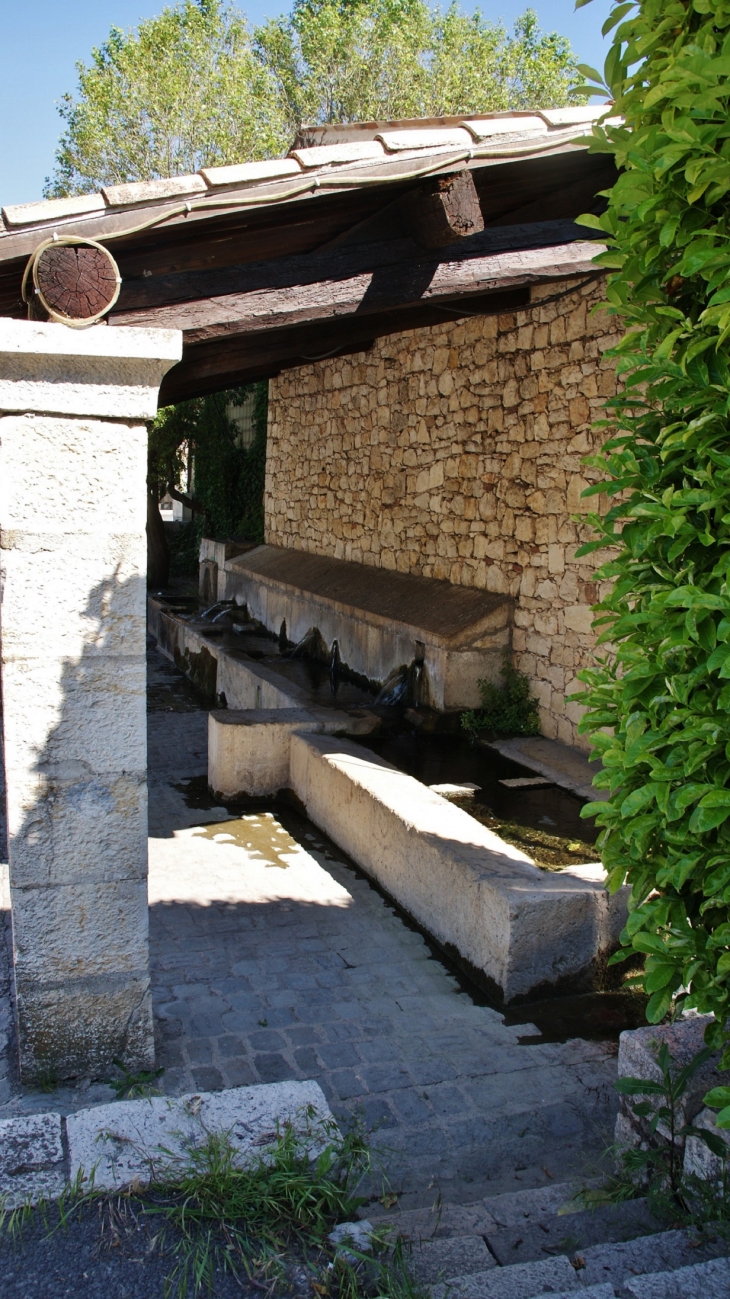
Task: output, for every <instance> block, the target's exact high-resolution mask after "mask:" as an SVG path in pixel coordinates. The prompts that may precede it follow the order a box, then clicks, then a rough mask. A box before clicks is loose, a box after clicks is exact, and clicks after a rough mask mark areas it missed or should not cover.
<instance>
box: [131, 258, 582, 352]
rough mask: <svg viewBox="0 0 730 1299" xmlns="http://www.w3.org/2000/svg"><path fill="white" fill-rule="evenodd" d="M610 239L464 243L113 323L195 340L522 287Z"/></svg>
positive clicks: (557, 273)
mask: <svg viewBox="0 0 730 1299" xmlns="http://www.w3.org/2000/svg"><path fill="white" fill-rule="evenodd" d="M602 247H603V245H601V244H596V243H595V242H592V241H587V240H586V241H583V240H582V241H579V242H577V243H572V244H566V245H564V246H560V247H555V246H550V247H547V248H536V249H534V248H533V249H529V250H523V251H518V252H505V253H499V254H496V255H491V256H475V257H466V256H464V255H463V254H462V250H461V249H458V250H457V252H455V253H454V254H453V259H452V260H450V261H435V260H433V259H426V258H424V259H423V260H421V261H418V260H413V261H410V262H404V263H402V264H400V265H398V264H395V263H388V264H387V265H385V266H381V267H378V268H376V269H375V270H369V271H364V272H362V273H360V274H357V275H348V276H346V277H344V278H342V279H330V280H318V281H316V282H315V283H310V284H301V283H299V284H296V285H288V286H284V287H281V288H279V287H277V288H263V289H259V290H253V291H251V292H248V293H228V294H223V295H221V296H219V297H213V298H208V299H206V300H204V301H197V302H184V303H177V304H175V305H173V306H163V307H152V308H148V309H146V310H143V311H128V312H125V313H123V314H120V313H116V312H115V313H114V314H113V315H112V316H110V317H109V323H110V324H112V325H117V326H120V325H135V326H144V327H152V328H166V329H182V330H183V331H184V332H185V334H186V336H187V338H188V340H189V341H190V342H204V341H209V340H213V339H215V338H225V337H229V336H231V335H233V334H244V333H251V334H263V333H266V332H267V331H268V330H272V329H282V328H284V327H285V326H291V325H295V324H304V323H306V322H308V321H314V320H325V319H328V318H330V319H332V318H335V317H344V316H349V315H354V314H358V315H364V314H368V313H373V312H377V311H383V310H387V309H389V308H397V307H405V306H407V305H409V304H416V303H421V302H427V301H431V300H433V301H437V300H438V299H444V300H446V299H448V298H454V297H458V296H459V295H461V294H474V293H486V292H494V291H496V290H500V289H509V288H517V287H518V286H519V285H524V284H532V283H538V282H539V281H541V280H554V279H562V278H565V277H566V276H570V275H584V274H586V273H590V272H591V270H593V269H595V268H594V266H593V260H592V259H593V257H594V256H595V254H596V253H597V252H598V251H600V250H601V248H602Z"/></svg>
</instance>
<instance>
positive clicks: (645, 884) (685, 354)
mask: <svg viewBox="0 0 730 1299" xmlns="http://www.w3.org/2000/svg"><path fill="white" fill-rule="evenodd" d="M588 2H589V0H578V5H577V7H581V6H582V5H583V4H585V3H588ZM612 29H613V30H614V37H613V43H612V46H611V49H610V52H609V55H608V58H607V60H606V65H605V82H604V83H603V84H604V88H605V89H607V90H608V91H609V93H610V95H611V97H612V98H613V100H614V101H615V106H614V108H612V109H611V110H610V113H611V115H619V114H620V115H622V116H623V117H624V119H625V125H620V124H611V123H610V122H609V121H606V120H604V122H603V124H601V125H599V126H598V127H597V128H596V130H595V132H594V138H593V143H592V148H593V149H594V150H598V151H605V152H608V153H611V154H613V155H614V157H615V159H616V162H617V164H618V166H619V168H620V175H619V179H618V181H617V183H616V185H615V186H614V188H613V190H612V191H611V192H610V195H609V202H608V208H607V211H606V213H605V215H604V216H603V217H601V218H595V217H585V218H583V220H584V223H585V224H589V225H592V226H594V227H598V228H600V229H601V230H603V231H605V233H606V235H607V236H608V243H609V250H608V252H607V253H605V254H603V255H602V256H601V257H600V258H599V261H600V262H601V263H602V264H603V266H605V267H607V268H609V269H610V270H612V271H613V272H614V273H613V274H611V276H610V278H609V281H608V288H607V300H608V306H609V310H610V311H612V312H614V313H616V314H617V315H618V316H620V317H621V318H622V320H623V321H624V323H625V325H626V326H627V329H626V333H625V335H624V337H623V338H622V341H621V342H620V344H619V345H618V346H617V347H616V348H615V349H614V353H613V354H614V356H615V357H616V360H617V365H618V370H619V372H620V374H621V376H622V380H623V382H622V384H621V391H620V392H619V395H618V396H617V397H616V398H615V399H613V400H612V401H611V402H609V403H608V405H609V409H608V412H607V414H608V420H607V421H606V422H605V427H606V428H607V429H608V431H609V432H608V441H607V442H606V443H605V444H604V447H603V452H602V454H601V455H599V456H596V457H595V458H593V459H592V461H591V463H592V464H594V465H596V466H598V467H599V468H600V469H601V470H602V471H603V473H604V476H605V481H604V482H603V483H602V484H598V485H596V486H595V487H591V488H589V489H588V493H587V494H590V493H595V492H605V493H606V494H607V496H608V498H609V501H608V505H609V507H610V508H608V511H607V513H605V514H604V515H603V517H601V515H599V514H598V513H596V514H593V515H591V516H590V518H591V522H592V524H593V527H594V529H595V534H596V535H595V539H594V540H593V541H591V542H590V543H589V544H588V545H586V546H584V547H583V548H582V551H579V552H578V553H579V554H580V553H582V554H585V553H587V552H589V551H591V550H596V549H599V548H601V547H603V546H606V545H607V544H610V545H611V546H613V547H616V551H615V552H614V557H612V558H610V559H609V561H608V562H607V563H604V565H603V567H602V569H601V570H600V575H601V576H602V577H604V578H610V579H611V582H612V585H611V590H610V594H608V595H607V596H606V598H605V599H604V600H602V602H601V603H600V604H599V605H598V606H597V618H596V627H597V629H598V630H599V631H600V637H599V645H602V646H604V647H605V649H604V650H603V651H599V656H598V661H597V665H596V666H595V667H594V668H592V669H590V670H587V671H585V672H583V673H582V674H581V676H582V680H583V681H584V682H585V685H586V691H585V694H584V695H582V696H581V699H582V701H583V702H586V703H587V704H588V712H587V714H586V716H585V718H584V720H583V723H582V727H583V730H585V731H589V732H590V733H591V736H592V740H593V744H594V746H595V748H596V749H597V751H598V752H599V753H600V755H601V757H602V759H603V764H604V770H603V773H602V775H601V776H600V777H599V778H598V779H597V781H596V783H597V784H598V785H601V786H603V787H604V788H606V789H607V790H608V791H609V799H608V802H606V803H593V804H591V805H590V807H589V808H588V809H587V811H589V812H590V814H597V820H598V823H599V824H600V825H601V826H602V827H603V831H602V836H601V840H600V842H601V848H602V854H603V860H604V862H605V865H606V867H607V870H608V879H609V884H610V887H611V889H613V890H616V889H618V888H619V887H620V886H621V885H622V884H623V883H624V882H628V883H629V884H630V885H631V903H630V915H629V920H628V924H627V926H626V929H625V930H624V933H623V935H622V943H623V948H624V950H623V953H619V957H621V956H626V955H629V954H633V953H634V952H636V951H638V952H641V953H645V954H646V966H645V974H644V976H643V978H644V983H645V987H646V990H647V991H648V992H649V993H650V994H651V998H650V1001H649V1005H648V1011H647V1014H648V1018H649V1020H650V1021H651V1022H658V1021H659V1020H660V1019H662V1017H663V1016H664V1015H666V1014H667V1012H669V1011H670V1010H671V1009H672V1008H673V1007H674V1008H675V1009H676V1008H677V1005H678V1004H679V1005H681V1004H684V1005H685V1006H695V1007H697V1008H698V1009H699V1010H700V1011H704V1012H714V1015H715V1016H716V1022H715V1023H714V1024H713V1025H712V1028H711V1031H710V1034H709V1039H708V1040H709V1041H710V1042H711V1043H712V1044H714V1045H720V1044H721V1043H723V1042H724V1043H727V1037H726V1035H725V1025H726V1022H727V1020H728V1014H729V1013H730V582H729V577H728V574H729V573H730V372H729V370H728V342H729V341H730V0H641V2H640V3H638V4H634V3H614V5H613V9H612V12H611V15H610V17H609V19H608V21H607V23H606V24H605V27H604V32H606V31H610V30H612ZM582 71H583V73H584V75H585V76H587V77H588V78H589V79H590V80H591V81H593V82H594V83H600V82H601V78H600V77H599V75H598V74H597V73H595V72H593V70H592V69H590V68H583V69H582ZM592 88H593V89H595V88H596V86H595V85H594V86H593V87H592ZM725 1062H726V1064H728V1063H730V1047H728V1046H726V1050H725Z"/></svg>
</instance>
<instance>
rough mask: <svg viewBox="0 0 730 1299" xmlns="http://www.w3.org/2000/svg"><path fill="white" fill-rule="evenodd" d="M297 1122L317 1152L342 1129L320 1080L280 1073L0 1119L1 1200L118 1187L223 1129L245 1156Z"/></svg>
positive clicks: (167, 1164) (179, 1161)
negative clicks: (269, 1078)
mask: <svg viewBox="0 0 730 1299" xmlns="http://www.w3.org/2000/svg"><path fill="white" fill-rule="evenodd" d="M287 1123H291V1124H292V1125H294V1127H295V1128H296V1129H297V1130H298V1131H299V1132H301V1133H302V1134H303V1135H306V1136H310V1135H311V1146H310V1153H311V1156H312V1158H316V1156H317V1155H318V1154H319V1153H320V1152H321V1150H322V1149H324V1147H325V1146H326V1145H327V1143H328V1141H330V1140H331V1139H332V1138H333V1136H336V1135H337V1131H338V1129H337V1127H336V1124H335V1120H334V1117H333V1115H332V1111H331V1110H330V1108H329V1106H328V1104H327V1101H326V1100H325V1096H324V1092H323V1091H322V1089H321V1087H320V1086H319V1084H318V1083H316V1082H313V1081H309V1082H277V1083H262V1084H260V1085H258V1086H255V1087H234V1088H231V1089H229V1090H225V1091H220V1092H199V1093H197V1094H191V1095H187V1096H179V1097H170V1096H152V1097H150V1098H149V1099H144V1100H127V1101H113V1102H112V1103H111V1104H109V1105H96V1106H93V1107H92V1108H89V1109H83V1110H77V1111H76V1113H75V1114H70V1115H69V1116H68V1117H67V1118H64V1117H63V1116H62V1115H60V1114H57V1113H55V1112H50V1113H47V1114H33V1115H24V1116H22V1117H19V1118H11V1119H4V1120H2V1121H0V1208H6V1209H12V1208H17V1207H19V1206H21V1205H25V1204H37V1203H39V1202H40V1201H42V1200H51V1199H57V1198H58V1197H59V1196H60V1195H62V1194H63V1192H64V1191H65V1190H69V1189H76V1188H78V1189H80V1190H84V1191H88V1190H91V1189H92V1188H93V1189H94V1190H97V1191H120V1190H123V1189H124V1188H125V1187H129V1186H133V1185H145V1184H147V1183H149V1182H150V1181H151V1180H153V1179H154V1178H155V1177H156V1176H158V1175H160V1174H161V1173H163V1172H165V1171H171V1172H172V1173H173V1174H174V1172H175V1169H176V1168H178V1169H180V1168H182V1167H183V1166H184V1165H185V1159H186V1152H187V1151H189V1150H190V1149H191V1147H195V1146H200V1145H201V1144H203V1142H204V1141H205V1140H206V1139H207V1138H208V1136H209V1135H210V1134H211V1133H221V1134H226V1135H227V1136H228V1138H229V1140H230V1141H231V1144H232V1145H233V1146H235V1148H236V1150H237V1154H238V1159H239V1160H240V1162H241V1164H245V1163H246V1162H247V1161H248V1160H251V1159H252V1158H255V1157H256V1156H257V1155H259V1154H260V1153H261V1152H262V1151H265V1150H266V1148H267V1146H270V1145H271V1144H272V1143H273V1142H274V1141H275V1140H276V1137H277V1132H278V1131H279V1130H280V1128H281V1126H282V1125H283V1124H287Z"/></svg>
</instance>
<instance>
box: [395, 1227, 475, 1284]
mask: <svg viewBox="0 0 730 1299" xmlns="http://www.w3.org/2000/svg"><path fill="white" fill-rule="evenodd" d="M496 1266H497V1261H496V1259H495V1258H493V1256H492V1255H491V1254H490V1252H489V1250H488V1249H487V1246H486V1245H485V1243H484V1241H483V1240H482V1237H481V1236H448V1237H445V1238H444V1239H442V1240H425V1241H420V1240H419V1241H414V1243H413V1244H412V1246H411V1249H410V1253H409V1254H408V1271H409V1272H410V1274H411V1276H412V1277H413V1278H414V1280H415V1281H417V1282H419V1283H420V1284H421V1285H434V1284H435V1283H436V1282H438V1281H443V1279H444V1277H447V1276H453V1275H454V1273H456V1272H458V1273H459V1275H460V1276H468V1275H470V1274H471V1273H473V1272H486V1271H488V1270H489V1269H490V1268H495V1267H496Z"/></svg>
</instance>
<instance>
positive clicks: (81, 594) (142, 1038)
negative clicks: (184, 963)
mask: <svg viewBox="0 0 730 1299" xmlns="http://www.w3.org/2000/svg"><path fill="white" fill-rule="evenodd" d="M181 351H182V336H181V334H180V333H179V332H178V331H177V330H163V329H159V330H157V329H120V328H111V327H109V326H106V325H97V326H94V327H93V328H90V329H87V330H74V329H70V328H68V327H67V326H65V325H57V324H45V323H36V322H31V321H18V320H8V319H0V583H1V595H2V603H1V604H0V634H1V636H2V692H3V706H4V747H5V771H6V786H7V805H8V837H9V844H10V899H11V912H12V928H13V953H14V963H15V985H16V998H17V1014H18V1040H19V1049H20V1070H21V1078H22V1079H23V1080H24V1081H33V1080H38V1079H39V1078H42V1077H44V1076H49V1075H50V1076H55V1077H57V1078H67V1077H73V1076H79V1075H80V1076H92V1077H93V1076H99V1075H100V1074H101V1075H103V1074H104V1073H105V1071H106V1070H107V1069H108V1068H109V1066H110V1064H111V1061H112V1058H113V1057H114V1056H117V1057H119V1058H120V1059H122V1060H123V1061H124V1062H125V1063H126V1064H127V1066H128V1067H130V1068H141V1067H148V1066H149V1065H150V1064H152V1062H153V1060H154V1040H153V1032H152V1010H151V1001H150V989H149V948H148V924H147V747H146V727H145V723H146V712H145V604H146V599H145V587H146V566H147V553H146V536H145V524H146V512H147V491H146V477H147V426H146V422H145V421H147V420H149V419H151V418H152V417H153V416H154V415H155V413H156V410H157V393H158V389H159V385H160V382H161V380H162V377H163V375H164V374H165V372H166V371H167V370H169V369H170V367H171V366H172V365H174V364H175V362H176V361H178V360H179V359H180V356H181Z"/></svg>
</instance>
